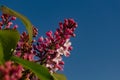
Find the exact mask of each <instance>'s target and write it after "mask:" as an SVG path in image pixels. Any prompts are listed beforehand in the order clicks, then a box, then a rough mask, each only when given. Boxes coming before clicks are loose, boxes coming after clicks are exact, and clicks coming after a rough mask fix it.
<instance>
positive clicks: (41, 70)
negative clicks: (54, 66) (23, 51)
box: [11, 56, 52, 80]
mask: <svg viewBox="0 0 120 80" xmlns="http://www.w3.org/2000/svg"><path fill="white" fill-rule="evenodd" d="M11 60H13V61H15V62H17V63H19V64H21V65H22V66H24V67H25V68H27V69H30V70H31V71H32V72H33V73H35V74H36V75H37V76H38V77H39V79H40V80H51V78H52V76H51V75H50V73H49V71H48V69H47V68H46V67H44V66H42V65H39V64H37V63H34V62H30V61H27V60H24V59H21V58H18V57H15V56H12V57H11Z"/></svg>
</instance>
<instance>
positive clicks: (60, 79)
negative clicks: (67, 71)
mask: <svg viewBox="0 0 120 80" xmlns="http://www.w3.org/2000/svg"><path fill="white" fill-rule="evenodd" d="M52 76H53V78H54V79H53V80H67V79H66V77H65V75H63V74H59V73H54V74H52Z"/></svg>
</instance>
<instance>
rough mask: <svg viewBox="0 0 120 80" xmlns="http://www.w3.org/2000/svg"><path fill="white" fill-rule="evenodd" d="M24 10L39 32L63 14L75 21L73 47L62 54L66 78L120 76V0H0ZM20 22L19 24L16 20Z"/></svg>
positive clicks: (100, 79) (112, 79)
mask: <svg viewBox="0 0 120 80" xmlns="http://www.w3.org/2000/svg"><path fill="white" fill-rule="evenodd" d="M0 3H1V4H4V5H7V6H8V7H10V8H12V9H14V10H16V11H18V12H20V13H22V14H24V15H25V16H27V17H28V18H29V19H30V20H31V22H32V23H33V24H34V25H35V26H37V27H38V28H39V35H44V34H45V32H46V31H48V30H53V31H55V29H56V28H57V27H58V22H59V21H63V20H64V18H74V19H75V20H76V21H77V23H78V28H77V30H76V32H75V33H76V35H77V36H76V38H74V39H72V43H73V47H74V49H73V51H72V52H71V56H70V58H67V59H66V58H65V59H64V60H65V69H64V71H63V73H64V74H65V75H66V76H67V78H68V80H120V0H0ZM20 25H21V24H20Z"/></svg>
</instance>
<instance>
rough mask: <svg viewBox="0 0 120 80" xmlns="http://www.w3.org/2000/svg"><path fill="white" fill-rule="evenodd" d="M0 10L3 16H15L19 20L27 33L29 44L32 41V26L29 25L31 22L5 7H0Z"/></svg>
mask: <svg viewBox="0 0 120 80" xmlns="http://www.w3.org/2000/svg"><path fill="white" fill-rule="evenodd" d="M0 10H1V11H2V12H3V13H5V14H8V15H11V16H15V17H18V18H19V19H21V21H22V22H23V24H24V25H25V27H26V29H27V32H28V34H29V42H31V41H32V24H31V22H30V21H29V20H28V19H27V18H26V17H25V16H23V15H22V14H20V13H18V12H16V11H14V10H12V9H10V8H8V7H6V6H0Z"/></svg>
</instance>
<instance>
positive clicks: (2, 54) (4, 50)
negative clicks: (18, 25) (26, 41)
mask: <svg viewBox="0 0 120 80" xmlns="http://www.w3.org/2000/svg"><path fill="white" fill-rule="evenodd" d="M19 37H20V36H19V33H18V31H17V30H0V61H1V63H3V62H4V61H6V60H9V59H10V57H11V56H12V54H11V53H12V51H13V50H14V49H15V47H16V45H17V42H18V40H19Z"/></svg>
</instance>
